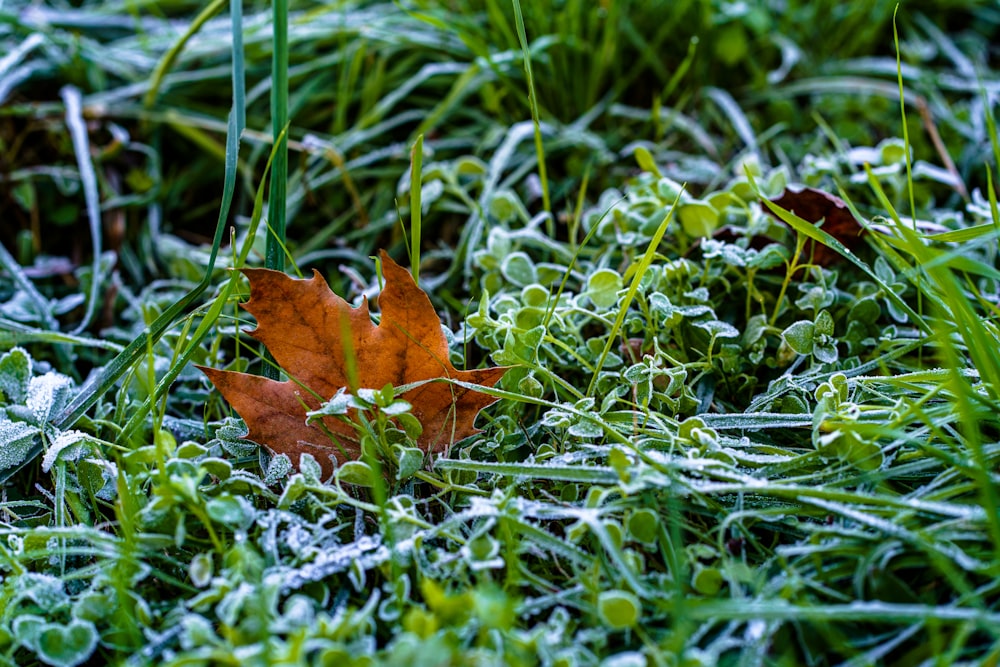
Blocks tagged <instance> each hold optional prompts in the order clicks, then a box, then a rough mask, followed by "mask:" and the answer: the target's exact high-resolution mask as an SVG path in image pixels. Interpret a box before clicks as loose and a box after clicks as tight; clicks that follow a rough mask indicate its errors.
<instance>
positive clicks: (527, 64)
mask: <svg viewBox="0 0 1000 667" xmlns="http://www.w3.org/2000/svg"><path fill="white" fill-rule="evenodd" d="M511 1H512V3H513V5H514V23H515V24H516V26H517V39H518V41H519V42H520V43H521V52H522V53H523V54H524V74H525V76H526V77H527V78H528V106H529V107H530V108H531V122H532V123H533V124H534V126H535V153H537V154H538V178H539V179H540V180H541V182H542V206H543V207H544V208H545V212H546V213H548V214H549V218H548V220H547V221H546V229H547V231H548V233H549V236H550V237H554V236H555V221H554V220H553V219H552V201H551V200H550V199H549V179H548V176H547V174H546V171H545V147H544V146H543V145H542V126H541V122H540V121H539V115H538V95H537V93H536V91H535V78H534V76H533V74H532V70H531V51H530V49H529V48H528V36H527V33H526V32H525V30H524V16H523V15H522V14H521V1H520V0H511Z"/></svg>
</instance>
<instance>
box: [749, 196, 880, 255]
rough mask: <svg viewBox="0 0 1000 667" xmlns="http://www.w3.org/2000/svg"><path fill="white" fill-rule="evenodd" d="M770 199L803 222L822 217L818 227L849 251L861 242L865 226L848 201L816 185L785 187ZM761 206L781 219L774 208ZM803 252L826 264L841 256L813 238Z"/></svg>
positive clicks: (814, 222)
mask: <svg viewBox="0 0 1000 667" xmlns="http://www.w3.org/2000/svg"><path fill="white" fill-rule="evenodd" d="M771 202H772V203H774V204H777V205H778V206H780V207H781V208H783V209H785V210H786V211H791V212H792V213H794V214H795V215H797V216H799V217H800V218H802V219H803V220H805V221H806V222H811V223H813V224H816V223H818V222H819V221H820V220H823V221H824V222H823V226H822V227H821V229H822V230H823V231H824V232H826V233H827V234H829V235H830V236H832V237H833V238H835V239H837V240H838V241H840V242H841V243H842V244H844V245H845V246H846V247H847V248H849V249H850V250H852V251H856V250H857V248H858V247H859V246H860V245H861V236H862V234H864V232H865V229H864V227H862V226H861V224H860V223H858V221H857V220H856V219H855V217H854V215H853V214H852V213H851V210H850V209H849V208H848V207H847V203H846V202H845V201H844V200H843V199H841V198H840V197H837V196H836V195H832V194H830V193H829V192H824V191H822V190H817V189H815V188H802V189H801V190H792V189H791V188H785V191H784V193H782V195H781V196H780V197H778V198H777V199H772V200H771ZM764 208H765V211H766V212H767V213H768V214H769V215H771V216H772V217H774V218H777V219H779V220H780V218H778V216H777V215H776V214H775V213H774V212H773V211H771V210H770V209H768V208H767V207H764ZM803 254H804V255H805V257H806V258H807V259H808V258H810V257H811V258H812V261H814V262H815V263H816V264H819V265H820V266H829V265H831V264H834V263H836V262H839V261H842V260H843V257H841V256H840V254H839V253H838V252H837V251H836V250H834V249H833V248H828V247H826V246H825V245H822V244H820V243H816V242H815V241H813V240H809V241H808V242H807V243H806V245H805V249H804V250H803Z"/></svg>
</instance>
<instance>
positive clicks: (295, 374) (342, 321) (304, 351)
mask: <svg viewBox="0 0 1000 667" xmlns="http://www.w3.org/2000/svg"><path fill="white" fill-rule="evenodd" d="M381 258H382V271H383V275H384V277H385V288H384V289H383V290H382V292H381V294H380V295H379V297H378V304H379V309H380V311H381V320H380V322H379V324H378V325H377V326H376V325H375V324H374V323H373V322H372V320H371V318H370V316H369V312H368V302H367V300H365V301H364V302H362V304H361V305H360V306H359V307H357V308H354V307H351V306H350V305H349V304H348V303H347V302H346V301H344V300H343V299H341V298H340V297H338V296H337V295H335V294H334V293H333V292H332V291H331V290H330V287H329V286H328V285H327V283H326V281H325V280H323V278H322V277H321V276H320V275H319V273H318V272H316V271H314V272H313V277H312V278H310V279H308V280H296V279H293V278H290V277H289V276H287V275H285V274H284V273H280V272H278V271H271V270H268V269H242V271H243V273H244V274H245V275H246V276H247V277H248V278H249V279H250V300H249V301H247V302H246V303H245V304H243V307H244V308H245V309H246V310H248V311H249V312H250V313H251V314H252V315H253V316H254V317H256V318H257V328H256V329H254V330H253V331H250V332H248V333H249V334H250V335H251V336H253V337H254V338H256V339H257V340H259V341H261V342H262V343H263V344H264V345H265V346H266V347H267V349H268V350H269V351H270V352H271V354H272V355H273V356H274V359H275V361H277V362H278V364H279V365H280V366H281V367H282V368H283V369H284V370H285V372H286V373H287V374H288V376H289V378H290V379H289V380H287V381H285V382H278V381H276V380H270V379H267V378H262V377H258V376H256V375H249V374H246V373H237V372H233V371H222V370H218V369H214V368H204V367H201V366H199V368H200V369H201V371H202V372H204V373H205V374H206V375H207V376H208V377H209V379H210V380H211V381H212V383H213V384H214V385H215V387H216V388H217V389H218V390H219V391H220V392H221V393H222V395H223V396H224V397H225V399H226V400H227V401H229V404H230V405H232V406H233V408H234V409H235V410H236V411H237V412H238V413H239V414H240V416H241V417H243V419H244V421H246V423H247V426H248V427H249V433H248V434H247V436H246V437H247V439H249V440H253V441H255V442H258V443H260V444H262V445H266V446H267V447H268V448H270V449H271V450H273V451H275V452H277V453H283V454H287V455H288V457H289V458H290V459H291V460H292V463H293V464H295V465H297V464H298V459H299V455H300V454H302V453H304V452H309V453H310V454H312V455H313V456H314V457H315V458H316V460H317V461H319V463H320V464H321V465H322V467H323V473H324V476H326V475H329V474H330V473H332V471H333V469H334V466H333V463H332V461H331V459H330V457H333V458H334V459H336V460H337V461H338V462H343V461H345V460H347V459H351V458H358V456H359V455H360V448H359V445H358V436H357V433H356V431H355V429H354V428H353V427H352V426H351V425H350V424H346V423H344V422H343V421H340V420H338V419H336V418H334V417H323V419H322V421H323V425H324V427H325V428H326V429H328V430H329V431H330V432H331V433H332V434H333V435H334V436H335V437H336V439H337V442H338V443H339V444H340V446H339V447H338V445H337V444H336V443H334V442H332V441H331V439H330V437H329V435H327V434H326V433H324V432H323V430H322V429H320V428H319V427H317V426H314V425H311V424H307V423H306V411H307V410H315V409H317V408H318V407H319V406H320V400H319V399H317V398H316V397H317V396H319V397H321V398H322V399H323V400H329V399H330V398H332V397H333V396H334V394H336V393H337V391H339V390H340V389H344V388H348V390H350V387H349V384H350V382H349V379H348V371H347V369H348V364H349V357H348V355H352V356H353V361H354V368H356V374H357V387H354V389H357V388H359V387H360V388H369V389H381V388H382V387H384V386H385V385H387V384H391V385H392V386H394V387H399V386H402V385H406V384H410V383H415V382H420V381H422V380H432V379H434V378H451V379H453V380H460V381H463V382H468V383H471V384H477V385H482V386H486V387H492V386H493V385H494V384H496V383H497V382H498V381H499V380H500V378H501V377H502V376H503V374H504V373H505V372H506V371H507V368H506V367H498V368H484V369H481V370H472V371H460V370H457V369H456V368H455V367H454V366H453V365H452V364H451V361H450V360H449V358H448V343H447V340H446V338H445V334H444V332H443V331H442V330H441V321H440V320H439V319H438V317H437V314H436V313H435V312H434V307H433V306H432V305H431V301H430V299H429V298H428V297H427V294H426V293H424V292H423V291H422V290H421V289H420V288H419V287H417V285H416V284H415V283H414V282H413V278H412V277H411V276H410V274H409V272H408V271H406V270H405V269H403V268H401V267H400V266H399V265H398V264H396V263H395V262H394V261H392V259H390V258H389V256H388V255H387V254H386V252H385V251H384V250H383V251H382V253H381ZM345 331H349V332H350V341H348V345H345V344H344V342H345V341H343V340H342V332H345ZM401 397H402V398H404V399H405V400H406V401H408V402H409V403H410V404H411V405H412V406H413V408H412V410H411V414H413V416H414V417H416V418H417V419H418V420H419V421H420V423H421V425H422V426H423V433H422V434H421V435H420V437H419V438H418V444H419V445H420V447H421V448H422V449H424V451H427V452H441V451H443V450H445V449H446V448H447V447H448V446H449V445H451V443H453V442H455V441H457V440H461V439H462V438H465V437H467V436H470V435H473V434H475V433H478V432H479V431H478V429H476V428H475V426H474V425H473V422H474V421H475V419H476V415H477V414H479V411H480V410H481V409H483V408H485V407H486V406H488V405H490V404H492V403H494V402H496V400H497V399H496V398H494V397H493V396H489V395H487V394H483V393H481V392H477V391H474V390H471V389H466V388H464V387H460V386H458V385H455V384H452V383H449V382H426V383H424V384H421V385H420V386H418V387H415V388H413V389H411V390H409V391H407V392H405V393H404V394H402V396H401ZM342 450H343V451H342Z"/></svg>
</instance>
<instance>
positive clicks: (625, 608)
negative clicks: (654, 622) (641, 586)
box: [597, 590, 642, 630]
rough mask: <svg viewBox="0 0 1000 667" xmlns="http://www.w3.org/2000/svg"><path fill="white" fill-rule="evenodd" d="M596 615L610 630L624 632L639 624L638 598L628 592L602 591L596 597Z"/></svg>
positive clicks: (639, 607) (639, 606) (640, 609)
mask: <svg viewBox="0 0 1000 667" xmlns="http://www.w3.org/2000/svg"><path fill="white" fill-rule="evenodd" d="M597 615H598V616H599V617H600V619H601V622H602V623H604V625H606V626H608V627H609V628H611V629H612V630H624V629H626V628H632V627H635V626H636V625H637V624H638V623H639V618H640V617H641V616H642V605H641V604H640V603H639V598H637V597H636V596H635V595H633V594H632V593H629V592H628V591H622V590H610V591H602V592H601V593H600V594H599V595H598V596H597Z"/></svg>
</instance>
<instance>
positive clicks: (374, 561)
mask: <svg viewBox="0 0 1000 667" xmlns="http://www.w3.org/2000/svg"><path fill="white" fill-rule="evenodd" d="M390 557H391V554H390V553H389V550H388V549H387V548H386V547H385V545H383V544H382V543H381V541H380V540H379V539H377V538H373V537H370V536H368V535H365V536H363V537H361V538H360V539H359V540H357V541H355V542H354V543H352V544H347V545H344V546H342V547H340V548H338V549H330V550H325V551H324V550H321V551H319V552H318V554H317V556H316V560H314V561H313V562H311V563H306V564H305V565H302V566H300V567H296V568H287V569H285V568H281V569H282V570H285V571H284V573H283V574H284V577H283V584H282V589H283V590H284V591H288V590H294V589H298V588H301V587H302V586H304V585H305V584H308V583H310V582H313V581H320V580H322V579H325V578H326V577H328V576H330V575H332V574H336V573H338V572H344V571H346V570H347V569H348V568H349V567H350V566H351V565H352V563H354V561H360V563H359V564H360V566H361V567H363V568H364V569H368V568H371V567H375V566H376V565H380V564H381V563H384V562H385V561H387V560H389V558H390Z"/></svg>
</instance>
